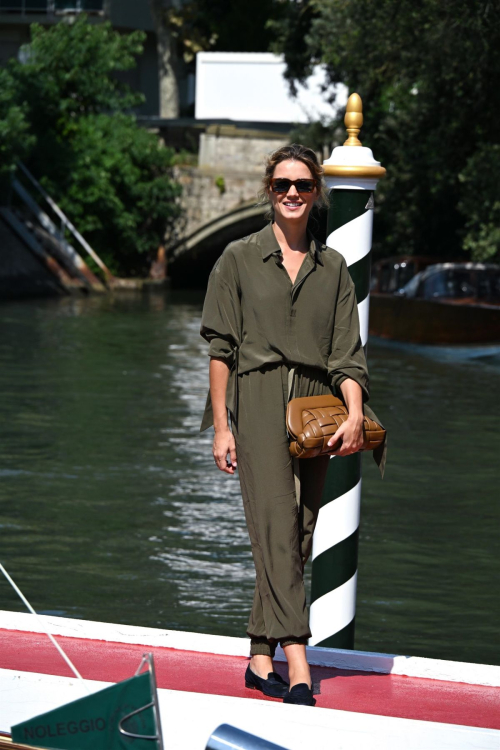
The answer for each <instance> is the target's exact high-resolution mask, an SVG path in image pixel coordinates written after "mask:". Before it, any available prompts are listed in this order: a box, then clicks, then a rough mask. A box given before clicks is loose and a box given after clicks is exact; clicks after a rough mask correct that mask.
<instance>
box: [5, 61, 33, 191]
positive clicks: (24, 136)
mask: <svg viewBox="0 0 500 750" xmlns="http://www.w3.org/2000/svg"><path fill="white" fill-rule="evenodd" d="M34 143H35V138H34V136H33V135H31V134H30V133H29V123H28V121H27V119H26V106H25V105H24V104H23V103H21V102H20V103H17V102H16V95H15V81H14V79H13V78H12V76H11V75H10V73H9V72H8V71H7V70H6V69H5V68H0V190H1V192H2V194H4V193H5V192H6V190H8V187H9V182H10V177H11V175H12V174H13V172H14V170H15V168H16V163H17V161H18V160H19V159H22V158H24V157H25V156H26V155H27V154H28V153H29V151H30V149H31V148H32V147H33V145H34Z"/></svg>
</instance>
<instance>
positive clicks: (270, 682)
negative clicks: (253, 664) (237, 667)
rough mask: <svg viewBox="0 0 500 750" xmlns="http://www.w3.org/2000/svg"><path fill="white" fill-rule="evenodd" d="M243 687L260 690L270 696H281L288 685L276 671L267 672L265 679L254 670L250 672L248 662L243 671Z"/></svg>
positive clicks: (286, 690)
mask: <svg viewBox="0 0 500 750" xmlns="http://www.w3.org/2000/svg"><path fill="white" fill-rule="evenodd" d="M245 687H247V688H250V690H260V691H261V692H262V693H264V695H268V696H269V697H270V698H283V696H284V695H286V694H287V693H288V688H289V687H290V686H289V684H288V682H285V680H284V679H283V678H282V677H280V675H279V674H278V673H277V672H269V674H268V675H267V680H265V679H264V678H263V677H259V675H257V674H255V672H252V670H251V669H250V664H249V665H248V667H247V671H246V672H245Z"/></svg>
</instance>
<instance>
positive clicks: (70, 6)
mask: <svg viewBox="0 0 500 750" xmlns="http://www.w3.org/2000/svg"><path fill="white" fill-rule="evenodd" d="M0 13H18V14H21V15H27V14H30V13H46V14H47V15H55V14H63V13H104V0H0Z"/></svg>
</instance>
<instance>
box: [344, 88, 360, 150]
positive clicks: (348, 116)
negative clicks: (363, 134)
mask: <svg viewBox="0 0 500 750" xmlns="http://www.w3.org/2000/svg"><path fill="white" fill-rule="evenodd" d="M344 124H345V126H346V130H347V135H348V136H349V138H348V139H347V140H346V141H344V146H362V145H363V144H362V143H361V141H360V140H359V138H358V135H359V131H360V130H361V127H362V125H363V102H362V101H361V97H360V95H359V94H351V96H350V97H349V99H348V100H347V106H346V108H345V117H344Z"/></svg>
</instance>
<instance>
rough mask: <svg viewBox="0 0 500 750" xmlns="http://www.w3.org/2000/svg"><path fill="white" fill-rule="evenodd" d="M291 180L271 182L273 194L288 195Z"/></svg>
mask: <svg viewBox="0 0 500 750" xmlns="http://www.w3.org/2000/svg"><path fill="white" fill-rule="evenodd" d="M291 184H292V181H291V180H286V179H283V180H274V182H273V193H288V191H289V190H290V185H291Z"/></svg>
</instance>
